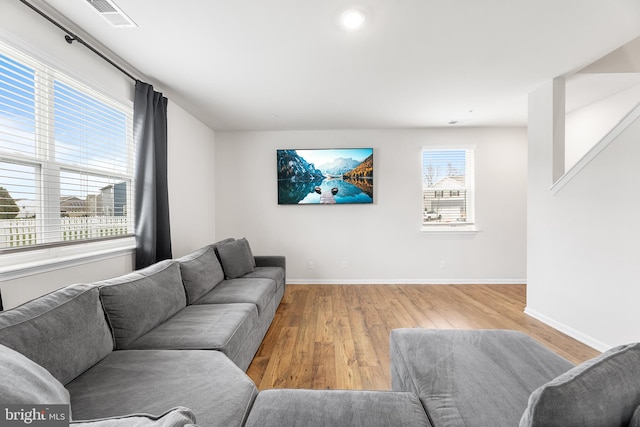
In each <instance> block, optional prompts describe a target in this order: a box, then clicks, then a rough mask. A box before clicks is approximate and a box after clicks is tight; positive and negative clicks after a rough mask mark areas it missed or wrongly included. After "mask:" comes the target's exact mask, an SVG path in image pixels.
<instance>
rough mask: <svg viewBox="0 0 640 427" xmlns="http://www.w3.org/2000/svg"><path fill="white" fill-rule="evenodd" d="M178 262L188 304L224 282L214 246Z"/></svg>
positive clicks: (191, 254)
mask: <svg viewBox="0 0 640 427" xmlns="http://www.w3.org/2000/svg"><path fill="white" fill-rule="evenodd" d="M178 262H179V263H180V272H181V274H182V282H183V283H184V289H185V291H186V294H187V304H192V303H193V302H194V301H196V300H197V299H198V298H200V297H201V296H202V295H204V294H206V293H207V292H209V291H210V290H211V289H213V288H215V287H216V285H217V284H218V283H220V282H222V281H223V280H224V272H223V271H222V266H221V265H220V261H219V260H218V257H217V256H216V252H215V248H214V247H213V246H206V247H204V248H201V249H198V250H197V251H194V252H193V253H190V254H189V255H186V256H183V257H182V258H179V259H178Z"/></svg>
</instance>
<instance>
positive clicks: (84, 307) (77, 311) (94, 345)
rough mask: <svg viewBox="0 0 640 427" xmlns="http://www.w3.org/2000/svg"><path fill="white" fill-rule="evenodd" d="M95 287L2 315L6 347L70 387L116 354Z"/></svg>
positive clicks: (66, 291) (76, 288)
mask: <svg viewBox="0 0 640 427" xmlns="http://www.w3.org/2000/svg"><path fill="white" fill-rule="evenodd" d="M98 294H99V291H98V288H97V287H95V286H92V285H71V286H67V287H65V288H62V289H58V290H56V291H54V292H51V293H49V294H47V295H43V296H41V297H39V298H36V299H34V300H32V301H29V302H27V303H24V304H22V305H20V306H18V307H16V308H13V309H11V310H7V311H4V312H1V313H0V344H3V345H6V346H7V347H9V348H12V349H14V350H16V351H17V352H19V353H21V354H23V355H25V356H26V357H28V358H29V359H31V360H33V361H34V362H36V363H37V364H38V365H40V366H42V367H44V368H45V369H47V370H48V371H49V372H50V373H51V374H52V375H53V376H54V377H55V378H56V379H57V380H58V381H60V382H61V383H62V384H66V383H68V382H69V381H71V380H72V379H74V378H75V377H77V376H78V375H80V374H81V373H82V372H84V371H85V370H87V369H88V368H89V367H91V366H93V365H94V364H95V363H97V362H98V361H99V360H100V359H102V358H103V357H105V356H106V355H108V354H109V353H111V352H112V351H113V338H112V337H111V332H110V330H109V326H108V325H107V322H106V320H105V318H104V312H103V310H102V306H101V304H100V299H99V297H98Z"/></svg>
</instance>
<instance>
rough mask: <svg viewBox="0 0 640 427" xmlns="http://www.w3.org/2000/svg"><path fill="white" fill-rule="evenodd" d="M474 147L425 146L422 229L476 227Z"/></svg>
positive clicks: (439, 229)
mask: <svg viewBox="0 0 640 427" xmlns="http://www.w3.org/2000/svg"><path fill="white" fill-rule="evenodd" d="M474 154H475V150H474V148H473V147H462V148H456V147H452V148H449V147H447V148H423V149H422V229H423V231H475V202H474V200H475V186H474V183H475V176H474V175H475V173H474V172H475V159H474Z"/></svg>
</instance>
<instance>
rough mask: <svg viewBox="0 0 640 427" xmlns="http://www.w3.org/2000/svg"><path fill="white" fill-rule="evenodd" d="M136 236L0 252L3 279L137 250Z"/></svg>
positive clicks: (44, 271)
mask: <svg viewBox="0 0 640 427" xmlns="http://www.w3.org/2000/svg"><path fill="white" fill-rule="evenodd" d="M135 248H136V244H135V238H134V237H128V238H124V239H116V240H107V241H104V242H92V243H84V244H77V245H70V246H59V247H52V248H46V249H34V250H32V251H25V252H16V253H12V254H4V255H2V256H0V282H5V281H9V280H13V279H18V278H20V277H26V276H31V275H34V274H41V273H46V272H50V271H55V270H60V269H63V268H68V267H73V266H77V265H82V264H87V263H90V262H95V261H100V260H104V259H109V258H113V257H117V256H122V255H125V254H127V253H133V252H134V251H135Z"/></svg>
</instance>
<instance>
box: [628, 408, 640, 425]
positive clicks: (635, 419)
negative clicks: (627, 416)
mask: <svg viewBox="0 0 640 427" xmlns="http://www.w3.org/2000/svg"><path fill="white" fill-rule="evenodd" d="M628 427H640V406H638V407H637V408H636V410H635V412H634V413H633V416H632V417H631V421H630V422H629V426H628Z"/></svg>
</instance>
